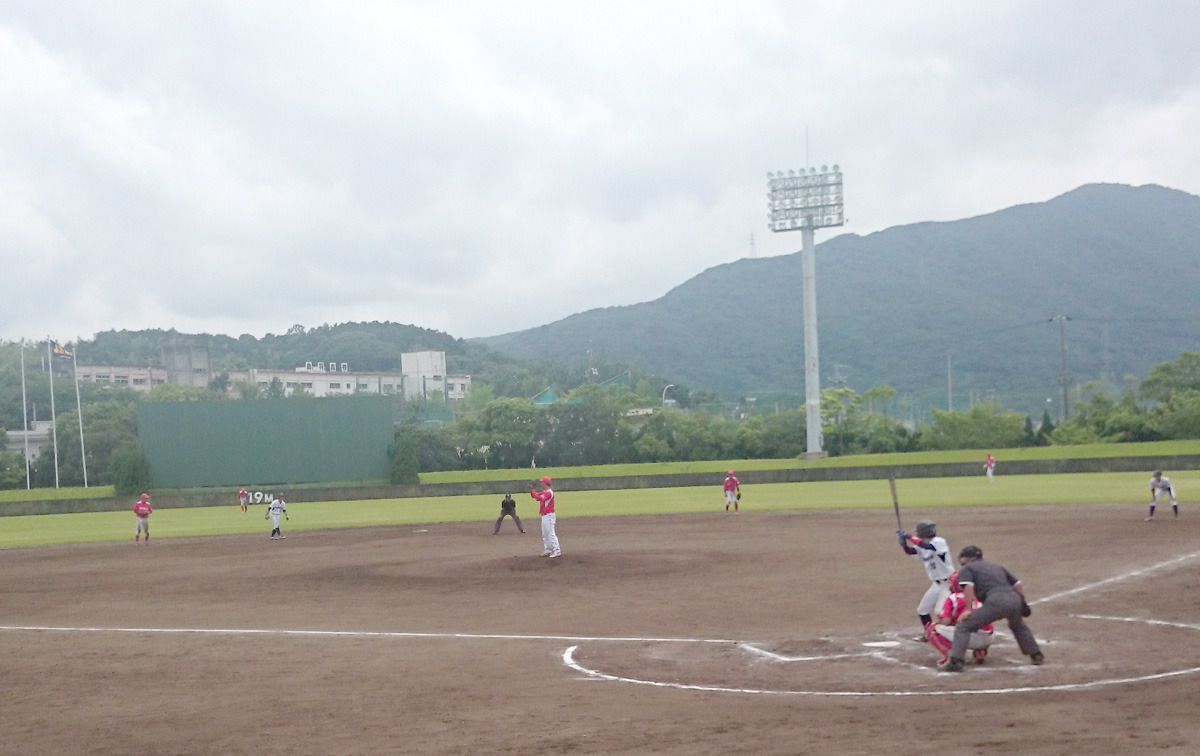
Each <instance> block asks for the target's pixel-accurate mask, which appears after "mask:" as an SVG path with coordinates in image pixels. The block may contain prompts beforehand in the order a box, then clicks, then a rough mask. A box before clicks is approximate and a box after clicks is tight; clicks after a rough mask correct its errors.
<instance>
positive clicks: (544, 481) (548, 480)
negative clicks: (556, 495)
mask: <svg viewBox="0 0 1200 756" xmlns="http://www.w3.org/2000/svg"><path fill="white" fill-rule="evenodd" d="M542 482H543V483H545V484H546V485H550V476H549V475H547V476H545V477H543V478H542Z"/></svg>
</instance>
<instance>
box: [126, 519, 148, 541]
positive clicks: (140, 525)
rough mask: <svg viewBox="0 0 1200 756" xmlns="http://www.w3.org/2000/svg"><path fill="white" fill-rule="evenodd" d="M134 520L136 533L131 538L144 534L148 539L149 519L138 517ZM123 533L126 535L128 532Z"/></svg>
mask: <svg viewBox="0 0 1200 756" xmlns="http://www.w3.org/2000/svg"><path fill="white" fill-rule="evenodd" d="M136 519H137V531H136V532H135V533H134V534H133V537H134V538H137V537H138V536H139V535H141V534H142V533H145V534H146V538H149V537H150V518H149V517H138V518H136ZM126 522H128V520H126ZM125 532H126V533H128V532H129V531H128V530H126V531H125Z"/></svg>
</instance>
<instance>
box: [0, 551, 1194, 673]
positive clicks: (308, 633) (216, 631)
mask: <svg viewBox="0 0 1200 756" xmlns="http://www.w3.org/2000/svg"><path fill="white" fill-rule="evenodd" d="M1198 556H1200V551H1197V552H1192V553H1191V554H1185V555H1183V556H1180V557H1175V558H1174V559H1169V560H1167V561H1165V562H1159V563H1158V564H1154V565H1150V566H1149V567H1143V568H1141V569H1137V570H1131V571H1129V572H1125V573H1122V574H1120V575H1116V576H1114V577H1110V578H1106V579H1104V580H1100V581H1097V582H1094V583H1088V584H1086V585H1082V586H1079V587H1078V588H1072V589H1070V590H1066V591H1061V592H1059V593H1055V594H1051V595H1050V596H1045V597H1043V598H1040V599H1037V600H1036V601H1031V602H1030V603H1031V604H1040V603H1044V602H1047V601H1054V600H1056V599H1060V598H1064V597H1067V596H1072V595H1076V594H1079V593H1083V592H1085V591H1089V590H1092V589H1095V588H1099V587H1102V586H1105V585H1110V584H1112V583H1116V582H1120V581H1123V580H1128V579H1130V578H1134V577H1140V576H1143V575H1147V574H1150V573H1152V572H1155V571H1158V570H1161V569H1165V568H1168V567H1172V566H1175V565H1177V564H1179V563H1181V562H1184V561H1187V560H1189V559H1194V558H1196V557H1198ZM1071 616H1076V617H1079V618H1082V619H1106V620H1113V621H1121V622H1134V623H1144V624H1151V625H1161V626H1169V627H1178V628H1184V629H1194V630H1200V625H1187V624H1183V623H1174V622H1166V621H1162V620H1149V619H1140V618H1134V617H1102V616H1099V615H1071ZM0 631H9V632H61V633H159V634H172V633H173V634H194V635H273V636H284V637H361V638H430V639H466V640H529V641H566V642H568V643H576V644H578V643H588V642H613V643H622V642H628V643H706V644H731V645H736V646H739V647H741V648H746V649H748V650H751V651H752V652H755V653H760V654H762V655H764V656H768V657H771V656H777V657H779V658H778V659H777V660H778V661H793V660H794V661H817V660H824V659H829V658H842V657H849V656H870V657H873V658H876V659H879V660H881V661H889V662H897V661H898V660H895V659H892V658H891V657H889V656H887V655H886V654H884V653H881V652H878V651H875V652H867V653H860V654H839V655H827V656H825V657H822V658H821V659H817V658H815V657H812V658H809V657H796V658H795V659H791V658H789V657H786V656H782V655H777V654H773V653H772V652H769V651H765V650H763V649H759V648H757V647H755V646H754V644H752V643H751V642H749V641H742V640H737V639H732V638H653V637H641V636H585V635H527V634H509V633H432V632H397V631H367V630H283V629H265V628H161V627H157V628H156V627H67V626H52V625H0ZM577 648H578V646H577V645H576V646H571V647H569V648H568V649H567V650H566V651H565V652H564V653H563V662H564V663H565V664H566V665H567V666H569V667H571V668H572V669H575V670H576V671H578V672H580V673H581V674H583V675H585V676H587V677H590V678H594V679H600V680H611V681H615V682H626V683H631V684H637V685H650V686H656V687H667V688H677V689H680V690H698V691H710V692H723V693H754V694H764V695H795V696H850V697H866V696H950V695H980V694H1000V693H1026V692H1035V691H1069V690H1087V689H1090V688H1096V687H1103V686H1111V685H1123V684H1128V683H1135V682H1146V681H1151V680H1161V679H1166V678H1171V677H1177V676H1181V675H1189V674H1194V673H1196V672H1200V667H1193V668H1189V669H1183V670H1174V671H1171V672H1161V673H1157V674H1152V675H1144V676H1140V677H1129V678H1113V679H1108V680H1096V681H1092V682H1088V683H1066V684H1061V685H1046V686H1025V687H1017V688H991V689H979V690H938V691H800V690H764V689H753V688H731V687H723V686H704V685H688V684H685V683H667V682H660V681H654V680H638V679H634V678H623V677H619V676H616V675H609V674H606V673H604V672H600V671H598V670H590V669H587V668H585V667H583V666H582V665H580V664H578V663H577V662H575V660H574V658H573V655H574V652H575V650H576V649H577ZM905 666H912V665H907V664H906V665H905ZM921 669H925V668H924V667H921Z"/></svg>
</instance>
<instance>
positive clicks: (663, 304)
mask: <svg viewBox="0 0 1200 756" xmlns="http://www.w3.org/2000/svg"><path fill="white" fill-rule="evenodd" d="M1197 239H1200V197H1196V196H1194V195H1190V194H1187V193H1186V192H1182V191H1179V190H1176V189H1170V188H1167V187H1162V186H1158V185H1154V184H1148V185H1143V186H1138V187H1133V186H1128V185H1123V184H1086V185H1083V186H1081V187H1078V188H1076V189H1073V190H1071V191H1069V192H1066V193H1064V194H1062V195H1059V196H1058V197H1055V198H1052V199H1050V200H1046V201H1044V202H1036V203H1026V204H1021V205H1015V206H1013V207H1009V208H1005V209H1002V210H997V211H994V212H991V213H987V214H983V215H978V216H973V217H970V218H965V219H961V220H955V221H923V222H919V223H914V224H907V225H903V226H895V227H892V228H888V229H882V230H880V231H876V232H873V233H871V234H867V235H865V236H860V235H857V234H852V233H851V234H841V235H839V236H835V237H833V238H831V239H829V240H827V241H825V242H822V243H820V244H818V245H816V266H817V310H818V314H817V319H818V330H819V333H820V339H819V350H820V351H819V358H820V362H821V382H822V386H824V387H829V386H831V385H836V384H838V380H837V379H838V377H839V376H841V377H842V378H843V382H844V384H845V385H848V386H851V387H852V388H855V389H857V390H859V391H862V390H865V389H866V388H869V387H870V386H872V385H878V384H880V383H887V384H889V385H891V386H893V387H894V388H896V389H897V391H898V392H899V393H900V395H901V397H902V398H905V399H906V401H909V402H913V403H915V404H917V405H918V406H920V405H921V404H923V403H929V404H931V405H937V406H941V407H943V408H944V407H945V406H947V402H948V396H947V395H948V393H949V392H950V391H951V390H953V392H954V394H955V400H956V401H955V405H956V408H959V409H962V408H965V407H966V406H967V402H968V399H969V398H978V399H981V400H982V399H988V398H995V399H996V400H997V401H999V402H1000V403H1001V405H1003V406H1008V407H1013V408H1018V409H1024V410H1026V411H1030V412H1034V411H1036V413H1037V414H1040V411H1041V408H1042V407H1043V406H1045V405H1046V398H1047V397H1050V398H1051V399H1052V401H1051V404H1052V405H1054V406H1055V408H1056V412H1057V404H1058V402H1059V401H1060V398H1059V397H1060V396H1061V360H1062V356H1063V353H1064V351H1065V354H1066V356H1067V358H1068V373H1069V375H1068V382H1069V384H1070V385H1072V386H1074V385H1078V384H1079V383H1082V382H1084V381H1088V380H1094V379H1095V380H1104V381H1107V383H1109V384H1110V385H1114V386H1115V385H1119V383H1120V381H1121V378H1122V377H1123V376H1124V375H1126V374H1127V373H1133V374H1144V373H1145V371H1147V370H1149V368H1150V367H1152V366H1153V365H1154V364H1157V363H1158V362H1162V361H1166V360H1170V359H1175V358H1176V357H1178V355H1179V353H1180V352H1181V351H1184V350H1190V349H1195V348H1196V341H1197V339H1196V338H1195V336H1194V334H1195V331H1196V328H1195V326H1196V325H1197V324H1200V321H1198V317H1200V309H1198V308H1197V292H1198V291H1200V273H1198V272H1197V270H1196V268H1195V266H1194V265H1191V264H1190V263H1191V261H1192V260H1194V259H1195V258H1196V252H1197V251H1198V249H1197V247H1198V244H1197V241H1196V240H1197ZM797 242H799V239H798V238H797ZM1160 280H1162V281H1169V282H1170V284H1169V286H1165V287H1164V286H1162V285H1161V284H1156V282H1158V281H1160ZM1058 315H1063V316H1065V317H1067V318H1068V319H1069V320H1067V321H1066V322H1064V323H1063V326H1064V332H1065V336H1066V339H1065V342H1066V349H1065V350H1064V349H1062V345H1063V343H1062V342H1060V334H1059V329H1058V326H1057V325H1056V324H1055V322H1054V318H1055V317H1056V316H1058ZM801 318H802V308H801V276H800V269H799V253H798V252H797V253H792V254H788V255H780V256H776V257H769V258H749V259H742V260H738V261H735V262H730V263H724V264H721V265H718V266H714V267H712V268H709V269H707V270H705V271H702V272H701V273H699V274H697V275H696V276H693V277H692V278H690V279H688V280H687V281H685V282H684V283H682V284H680V285H679V286H677V287H675V288H674V289H672V290H671V291H669V292H667V293H666V294H664V295H663V296H662V297H659V298H658V299H656V300H652V301H649V302H643V303H638V304H633V305H623V306H618V307H607V308H600V309H595V310H589V311H586V312H583V313H577V314H575V315H571V316H569V317H567V318H563V319H562V320H559V321H555V322H553V323H548V324H545V325H542V326H538V327H536V328H531V329H527V330H523V331H517V332H513V333H509V334H501V335H498V336H492V337H487V338H481V339H474V340H473V341H478V342H480V343H482V344H484V345H486V346H489V347H491V348H493V349H496V350H498V351H502V352H506V353H508V354H511V355H512V356H515V357H523V358H534V357H540V358H544V359H553V360H557V361H561V362H572V361H581V360H584V359H586V357H587V354H586V352H587V349H588V348H589V345H590V348H591V349H593V350H594V351H595V352H596V353H597V354H599V355H601V356H602V357H603V358H605V359H608V360H613V361H628V362H633V363H636V364H639V365H640V366H641V367H642V368H643V369H644V370H646V371H647V372H655V373H660V374H663V375H671V376H675V377H678V378H680V379H683V380H687V381H690V382H692V383H693V384H694V385H696V386H699V387H703V388H711V389H714V390H717V391H719V392H720V393H721V394H723V395H724V396H726V397H727V398H736V397H739V396H747V395H754V394H760V393H764V392H765V393H772V392H775V393H780V394H792V395H799V394H802V393H803V325H802V319H801ZM947 353H949V358H947ZM948 360H949V365H948V364H947V361H948Z"/></svg>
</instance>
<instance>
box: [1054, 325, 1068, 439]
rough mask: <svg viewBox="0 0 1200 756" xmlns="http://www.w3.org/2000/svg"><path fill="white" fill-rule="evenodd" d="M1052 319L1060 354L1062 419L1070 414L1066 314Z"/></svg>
mask: <svg viewBox="0 0 1200 756" xmlns="http://www.w3.org/2000/svg"><path fill="white" fill-rule="evenodd" d="M1054 319H1055V320H1057V321H1058V351H1059V354H1060V355H1061V356H1062V373H1061V374H1060V380H1061V381H1062V397H1063V416H1062V419H1063V420H1066V419H1067V418H1068V417H1070V416H1071V415H1070V412H1069V411H1068V408H1067V328H1066V325H1065V323H1066V320H1067V316H1066V315H1057V316H1055V318H1054Z"/></svg>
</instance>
